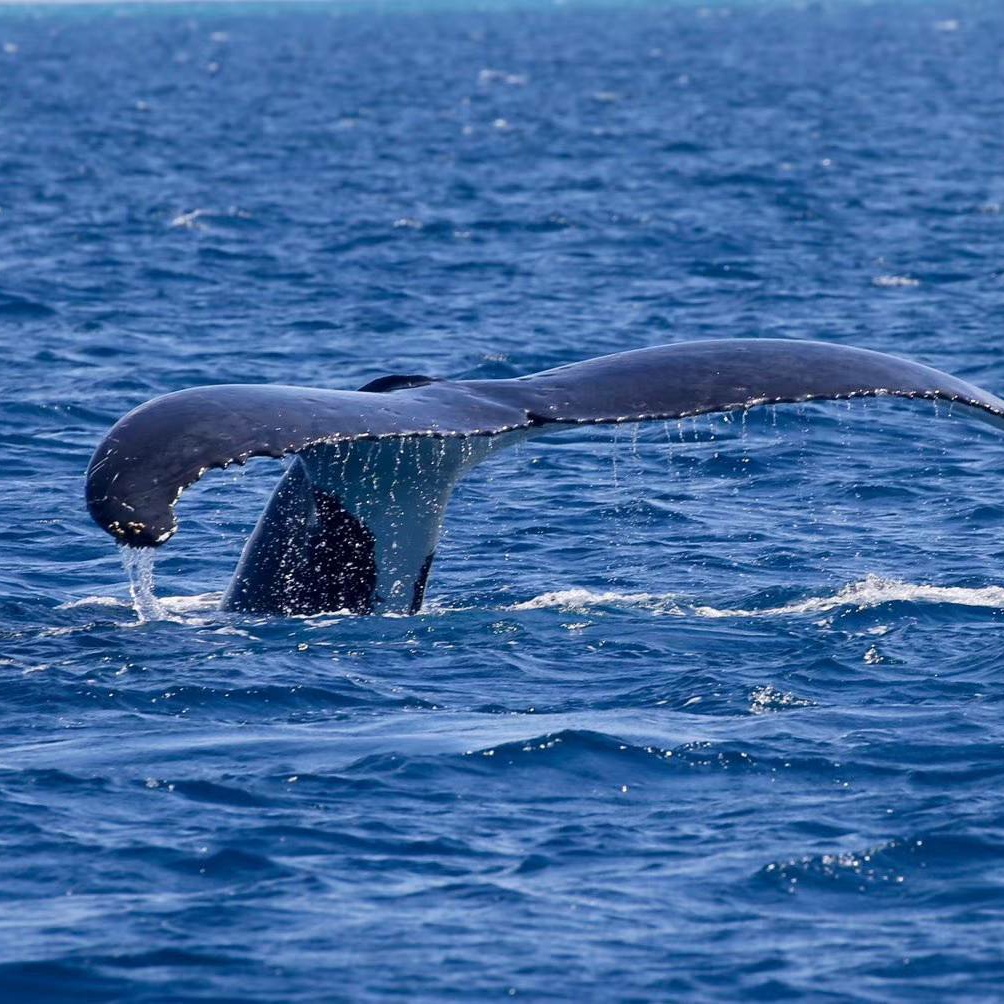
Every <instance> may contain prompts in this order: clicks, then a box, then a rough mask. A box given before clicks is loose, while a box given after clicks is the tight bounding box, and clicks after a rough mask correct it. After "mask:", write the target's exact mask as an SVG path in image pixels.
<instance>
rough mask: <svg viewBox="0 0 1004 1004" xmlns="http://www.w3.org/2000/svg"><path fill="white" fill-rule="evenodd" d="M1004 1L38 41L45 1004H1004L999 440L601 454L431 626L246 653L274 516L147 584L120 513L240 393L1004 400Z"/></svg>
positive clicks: (28, 784)
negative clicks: (239, 603)
mask: <svg viewBox="0 0 1004 1004" xmlns="http://www.w3.org/2000/svg"><path fill="white" fill-rule="evenodd" d="M1002 56H1004V13H1002V10H1001V7H1000V5H999V4H997V3H996V2H993V3H991V2H989V0H988V2H986V3H978V2H967V0H946V2H945V3H937V4H934V3H931V4H929V3H923V2H913V3H907V2H902V3H892V2H890V3H876V4H870V5H861V4H858V3H852V2H845V3H837V2H834V3H822V4H811V5H807V6H806V5H797V6H796V5H791V4H788V3H769V4H760V5H756V4H748V3H747V4H739V5H737V6H736V7H734V8H732V9H728V8H726V7H723V6H721V5H717V4H712V5H711V6H709V7H707V8H703V9H699V8H698V7H697V6H694V5H690V4H677V5H665V6H660V7H656V6H652V7H644V6H638V5H633V6H628V7H624V8H622V9H619V10H618V9H605V8H602V7H581V6H577V5H576V4H569V5H567V6H561V7H554V8H551V7H547V8H544V7H541V8H539V9H501V8H496V9H493V10H488V11H464V10H462V9H448V10H447V9H443V10H439V11H425V12H423V11H421V10H418V9H416V8H414V7H411V8H408V9H404V10H394V9H386V10H383V11H380V12H373V11H370V12H366V11H363V10H357V9H348V8H342V9H339V8H331V7H323V6H322V7H313V8H311V7H282V6H280V5H278V4H277V5H274V6H262V7H244V6H235V7H227V8H219V7H182V8H179V7H167V8H129V9H126V8H103V7H102V8H72V9H58V10H53V9H46V10H37V11H30V10H25V9H4V10H2V11H0V138H2V142H0V263H2V268H0V340H2V347H3V366H2V370H0V381H2V382H3V385H4V393H3V394H2V396H0V397H2V399H0V408H2V424H0V434H2V454H0V459H2V462H0V478H2V486H3V491H2V494H0V547H2V554H3V557H4V560H3V561H2V563H0V581H2V593H0V596H2V598H0V637H2V638H3V645H2V647H0V679H2V700H0V730H2V731H0V735H2V745H0V844H2V847H3V851H4V853H3V855H2V863H0V897H2V901H3V909H2V911H0V987H2V988H3V990H4V994H3V997H4V1000H15V999H25V1000H62V999H73V1000H128V1001H150V1002H154V1001H163V1000H167V999H171V1000H214V1001H221V1000H228V1001H229V1000H233V1001H236V1000H241V1001H249V1000H260V1001H306V1000H317V999H331V1000H337V999H345V1000H371V1001H377V1000H385V999H388V998H391V997H395V996H396V997H399V998H403V999H406V1000H444V999H456V1000H464V1001H469V1000H492V999H508V997H509V996H516V997H522V998H525V999H529V1000H573V999H574V1000H596V1001H610V1000H681V999H729V1000H736V999H745V1000H751V999H764V1000H775V999H780V998H782V997H792V998H802V999H811V1000H814V1001H815V1000H829V1001H857V1000H873V1001H887V1000H890V999H895V998H905V997H909V998H910V999H912V1000H921V999H924V1000H930V1001H943V1000H946V999H960V998H967V999H988V1000H989V999H996V998H997V997H998V995H999V993H1000V985H1001V980H1002V978H1004V964H1002V959H1001V953H1000V946H1001V944H1002V943H1004V807H1002V803H1001V791H1002V781H1004V725H1002V722H1001V718H1002V713H1004V710H1002V700H1001V686H1000V684H1001V679H1002V675H1004V655H1002V646H1001V642H1002V619H1001V610H1002V609H1004V567H1002V564H1004V553H1002V552H1004V549H1002V539H1004V537H1002V522H1004V506H1002V503H1001V497H1002V489H1004V440H1002V439H1001V437H999V436H998V435H997V434H996V433H994V432H993V430H989V429H987V428H984V427H980V428H977V427H975V425H974V423H972V422H970V421H967V420H965V419H963V418H961V417H958V416H952V415H950V414H949V411H950V409H948V408H947V407H945V406H942V407H941V408H940V409H935V408H934V406H933V405H930V404H924V405H921V406H916V405H910V404H905V403H899V404H893V403H883V402H871V403H866V404H856V405H853V406H851V407H848V406H845V405H834V406H813V407H806V408H802V409H799V408H790V407H789V408H779V409H777V410H775V411H770V410H764V411H761V412H753V413H750V414H749V415H748V416H747V417H746V418H745V419H744V418H743V417H742V416H739V415H736V416H731V417H730V418H723V417H718V418H715V419H702V420H700V421H697V422H685V423H682V424H679V425H678V424H676V423H671V424H670V425H667V426H663V425H662V424H659V425H656V426H651V427H648V428H645V429H643V430H640V431H638V432H633V431H632V430H631V429H629V428H622V429H619V430H605V431H604V430H599V431H595V432H586V431H581V430H579V431H573V432H569V433H566V434H564V435H561V436H557V437H554V438H553V439H552V440H551V441H547V440H543V441H540V442H535V443H532V444H528V445H526V446H525V447H523V448H522V449H520V450H518V451H516V452H510V453H503V454H500V455H499V456H497V457H495V458H493V459H492V460H491V461H490V462H489V463H488V464H486V465H485V466H483V467H481V468H479V469H478V471H476V472H475V473H474V474H473V475H472V476H471V477H470V479H469V480H468V481H467V482H465V483H464V485H463V486H462V487H461V490H460V491H459V493H458V496H457V497H456V499H455V501H454V504H453V506H452V508H451V511H450V514H449V519H448V523H447V528H446V534H445V537H444V540H443V543H442V546H441V547H440V551H439V555H438V558H437V562H436V566H435V568H434V571H433V576H432V580H431V583H430V588H429V592H428V595H427V602H426V607H425V609H424V610H423V612H422V613H421V614H420V615H419V616H417V617H414V618H402V617H386V618H384V617H379V618H368V619H367V618H361V619H351V618H344V617H335V616H322V617H315V618H307V619H303V618H301V619H282V618H272V619H268V618H254V619H250V618H244V617H239V616H232V615H223V614H220V613H218V612H217V611H216V610H215V606H214V604H215V601H216V600H217V599H218V597H219V594H220V593H221V592H222V590H223V589H224V588H225V586H226V583H227V581H228V578H229V575H230V572H231V571H232V569H233V566H234V564H235V562H236V559H237V555H238V553H239V551H240V547H241V544H242V542H243V540H244V539H245V538H246V536H247V534H248V532H249V530H250V528H251V526H252V525H253V523H254V520H255V518H256V516H257V514H258V512H259V511H260V509H261V506H262V505H263V502H264V499H265V498H266V497H267V495H268V493H269V492H270V490H271V487H272V485H273V484H274V483H275V481H276V478H277V476H278V474H279V471H280V467H279V465H278V464H276V463H274V462H255V463H253V464H251V465H249V467H248V468H247V469H246V470H244V471H228V472H225V473H220V472H217V473H215V474H213V475H212V476H210V477H207V478H206V480H205V482H204V483H203V484H201V485H200V486H198V487H197V488H196V489H193V490H192V491H191V492H190V493H189V494H188V495H186V497H185V499H184V500H183V501H182V503H181V504H180V506H179V516H180V518H181V532H180V533H179V535H178V536H177V537H176V538H175V539H174V540H172V541H171V542H170V543H169V544H168V545H167V546H166V547H165V548H164V550H163V552H162V554H161V555H160V556H159V559H158V563H157V566H156V569H155V572H156V577H157V587H156V588H157V596H156V597H151V596H150V595H149V594H148V593H146V592H144V589H145V586H144V580H143V577H144V575H148V574H149V571H150V570H149V569H144V568H137V569H134V574H135V575H136V586H135V588H136V590H137V596H139V597H140V600H141V602H140V604H139V612H140V613H141V614H142V615H143V616H142V618H141V617H140V616H139V615H138V614H137V610H136V609H135V608H134V607H133V603H132V600H131V598H130V585H129V580H128V578H127V576H126V573H125V571H124V570H123V567H122V564H121V561H120V557H119V555H118V554H117V553H116V549H115V547H114V545H113V544H112V542H111V540H110V538H108V537H106V536H105V535H104V534H102V533H101V532H100V531H99V530H98V529H97V528H96V527H95V526H94V525H92V524H91V523H90V521H89V519H88V517H87V514H86V512H85V511H84V507H83V501H82V474H83V471H84V468H85V466H86V464H87V461H88V459H89V456H90V452H91V450H92V449H93V448H94V446H95V445H96V443H97V442H98V440H99V439H100V437H101V436H102V434H103V433H104V431H105V430H106V429H107V428H108V427H109V426H110V425H111V423H112V422H113V421H114V420H115V419H117V418H118V417H119V416H120V415H121V414H123V413H124V412H125V411H127V410H128V409H129V408H131V407H133V406H135V405H137V404H139V403H140V402H142V401H144V400H146V399H148V398H150V397H152V396H154V395H156V394H159V393H163V392H166V391H170V390H174V389H177V388H181V387H185V386H190V385H193V384H208V383H216V382H221V381H233V382H241V381H250V382H267V381H273V382H283V383H303V384H314V385H320V386H326V387H342V388H354V387H358V386H360V385H361V384H363V383H364V382H366V381H368V380H370V379H372V378H374V377H376V376H379V375H382V374H384V373H388V372H405V373H430V374H433V375H443V376H478V377H495V376H511V375H517V374H521V373H526V372H532V371H534V370H538V369H541V368H544V367H547V366H553V365H559V364H562V363H565V362H570V361H573V360H576V359H580V358H584V357H588V356H592V355H598V354H601V353H604V352H611V351H617V350H621V349H626V348H632V347H637V346H642V345H650V344H656V343H660V342H666V341H673V340H685V339H691V338H701V337H707V336H716V337H721V336H737V337H758V336H773V337H809V338H816V339H823V340H828V341H832V342H841V343H848V344H858V345H863V346H866V347H870V348H875V349H881V350H886V351H891V352H897V353H901V354H904V355H909V356H911V357H913V358H917V359H919V360H922V361H925V362H928V363H931V364H933V365H936V366H939V367H941V368H943V369H947V370H949V371H952V372H954V373H957V374H959V375H961V376H964V377H965V378H967V379H970V380H972V381H974V382H976V383H979V384H982V385H984V386H986V387H988V388H990V389H991V390H996V391H997V392H1000V391H1002V390H1004V348H1002V342H1001V337H1000V335H1001V324H1002V320H1004V310H1002V303H1004V300H1002V280H1001V275H1000V271H999V270H1000V263H1001V252H1002V240H1001V237H1002V220H1004V217H1002V215H1001V206H1002V203H1004V175H1002V173H1001V165H1002V164H1004V140H1002V136H1004V131H1002V130H1001V120H1002V113H1004V82H1002V78H1001V65H1002Z"/></svg>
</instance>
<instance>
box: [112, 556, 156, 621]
mask: <svg viewBox="0 0 1004 1004" xmlns="http://www.w3.org/2000/svg"><path fill="white" fill-rule="evenodd" d="M119 553H120V554H121V556H122V567H123V568H125V570H126V574H127V575H128V576H129V595H130V596H131V597H132V605H133V609H134V610H135V611H136V616H137V617H138V618H139V620H140V622H143V621H160V620H166V619H167V616H168V614H167V610H166V609H165V608H164V605H163V604H162V603H161V602H160V600H158V599H157V596H156V594H155V593H154V575H153V569H154V564H155V562H156V560H157V552H156V551H155V550H154V549H153V548H152V547H121V548H119Z"/></svg>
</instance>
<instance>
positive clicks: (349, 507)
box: [86, 339, 1004, 614]
mask: <svg viewBox="0 0 1004 1004" xmlns="http://www.w3.org/2000/svg"><path fill="white" fill-rule="evenodd" d="M879 396H891V397H901V398H920V399H928V400H943V401H950V402H955V403H957V404H959V405H961V406H964V407H965V408H967V409H971V410H972V411H973V413H974V414H975V415H976V416H977V417H980V418H983V419H985V420H987V421H989V422H991V423H993V424H996V425H999V426H1004V401H1002V400H1001V399H1000V398H998V397H995V396H994V395H992V394H989V393H987V392H986V391H983V390H981V389H980V388H978V387H974V386H973V385H971V384H969V383H966V382H965V381H962V380H959V379H957V378H955V377H952V376H949V375H948V374H946V373H942V372H940V371H938V370H936V369H932V368H930V367H928V366H923V365H920V364H919V363H914V362H910V361H908V360H905V359H900V358H897V357H895V356H890V355H886V354H884V353H879V352H872V351H869V350H866V349H857V348H850V347H846V346H841V345H828V344H824V343H819V342H807V341H787V340H775V339H729V340H724V339H723V340H709V341H698V342H683V343H679V344H675V345H659V346H655V347H652V348H646V349H637V350H635V351H631V352H621V353H617V354H615V355H609V356H602V357H599V358H596V359H589V360H586V361H584V362H579V363H573V364H571V365H568V366H562V367H559V368H558V369H552V370H546V371H544V372H541V373H534V374H532V375H530V376H525V377H519V378H516V379H506V380H456V381H450V380H435V379H432V378H429V377H423V376H400V377H394V376H392V377H384V378H381V379H379V380H376V381H373V382H372V383H370V384H367V385H366V386H365V387H363V388H362V389H361V390H358V391H339V390H321V389H314V388H307V387H287V386H269V385H257V384H249V385H242V384H224V385H219V386H212V387H197V388H193V389H191V390H183V391H178V392H176V393H173V394H167V395H165V396H163V397H159V398H156V399H154V400H153V401H150V402H148V403H147V404H144V405H141V406H140V407H139V408H136V409H135V410H134V411H131V412H130V413H129V414H128V415H126V416H125V417H124V418H122V419H121V420H120V421H119V422H118V423H116V425H115V426H114V427H113V428H112V429H111V431H110V432H109V433H108V434H107V436H106V437H105V438H104V440H103V441H102V442H101V444H100V445H99V446H98V448H97V450H96V451H95V453H94V456H93V458H92V460H91V463H90V466H89V467H88V470H87V486H86V496H87V506H88V509H89V510H90V513H91V516H92V517H93V518H94V520H95V521H96V522H97V523H98V525H99V526H101V527H102V528H103V529H104V530H106V531H107V532H108V533H110V534H111V535H112V536H113V537H115V539H116V540H118V541H120V542H121V543H123V544H128V545H131V546H135V547H158V546H160V545H161V544H163V543H164V542H165V541H167V540H168V539H169V538H170V537H171V536H172V535H173V534H174V533H175V531H176V530H177V521H176V518H175V514H174V506H175V503H176V502H177V501H178V499H179V498H180V496H181V494H182V492H183V491H184V490H185V489H186V488H187V487H188V486H189V485H191V484H194V483H195V482H196V481H198V479H199V478H201V477H202V475H203V474H205V473H206V472H207V471H209V470H211V469H213V468H224V467H228V466H230V465H231V464H243V463H245V462H246V461H248V460H249V459H251V458H252V457H262V456H264V457H282V456H285V455H288V454H295V455H296V459H295V460H294V463H293V465H292V466H291V467H290V468H289V470H288V471H287V472H286V475H285V476H284V477H283V479H282V481H281V483H280V484H279V486H278V488H277V489H276V491H275V494H274V495H273V497H272V500H271V501H270V502H269V504H268V506H267V507H266V510H265V512H264V514H263V515H262V518H261V519H260V520H259V523H258V526H257V527H256V529H255V531H254V534H253V535H252V537H251V538H250V540H249V541H248V543H247V545H246V546H245V548H244V553H243V555H242V557H241V561H240V564H239V566H238V569H237V572H236V574H235V576H234V580H233V582H232V583H231V585H230V588H229V590H228V591H227V593H226V595H225V597H224V601H223V605H224V607H225V608H227V609H235V610H246V611H254V612H260V613H280V614H310V613H319V612H330V611H337V610H349V611H352V612H354V613H370V612H376V611H395V612H414V611H416V610H417V609H418V608H419V606H420V604H421V601H422V596H423V594H424V589H425V583H426V579H427V577H428V574H429V569H430V567H431V564H432V559H433V554H434V552H435V546H436V543H437V541H438V537H439V530H440V527H441V525H442V520H443V515H444V512H445V508H446V505H447V502H448V501H449V497H450V494H451V493H452V490H453V487H454V486H455V484H456V482H457V481H458V480H459V479H460V478H461V477H462V476H463V475H464V474H465V473H466V472H467V471H468V470H470V469H471V468H472V467H473V466H474V465H475V464H477V463H478V462H480V461H481V460H483V459H484V458H485V457H486V456H488V455H489V454H490V453H492V452H493V451H494V450H496V449H497V448H499V447H501V446H505V445H509V444H511V443H513V442H515V441H518V440H519V439H523V438H525V437H526V436H528V435H531V434H534V435H536V434H540V433H545V432H548V431H550V430H559V429H561V428H564V427H567V426H571V425H582V424H603V423H621V422H643V421H649V420H667V419H679V418H686V417H689V416H694V415H702V414H708V413H710V412H721V411H735V410H741V409H747V408H752V407H755V406H758V405H763V404H783V403H789V402H804V401H815V400H841V399H849V398H857V397H879Z"/></svg>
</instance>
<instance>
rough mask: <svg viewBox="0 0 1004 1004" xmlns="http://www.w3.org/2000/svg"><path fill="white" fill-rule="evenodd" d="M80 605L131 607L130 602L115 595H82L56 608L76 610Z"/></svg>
mask: <svg viewBox="0 0 1004 1004" xmlns="http://www.w3.org/2000/svg"><path fill="white" fill-rule="evenodd" d="M80 607H125V608H127V609H129V610H131V609H132V604H130V603H126V601H125V600H122V599H119V598H118V597H117V596H82V597H81V598H80V599H79V600H70V601H69V602H68V603H60V604H59V606H58V607H56V609H57V610H77V609H79V608H80Z"/></svg>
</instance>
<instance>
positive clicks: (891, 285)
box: [872, 275, 920, 289]
mask: <svg viewBox="0 0 1004 1004" xmlns="http://www.w3.org/2000/svg"><path fill="white" fill-rule="evenodd" d="M872 285H873V286H882V287H884V288H886V289H896V288H897V287H907V286H909V287H912V286H919V285H920V280H919V279H914V278H913V277H912V276H909V275H879V276H876V277H875V278H874V279H872Z"/></svg>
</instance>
